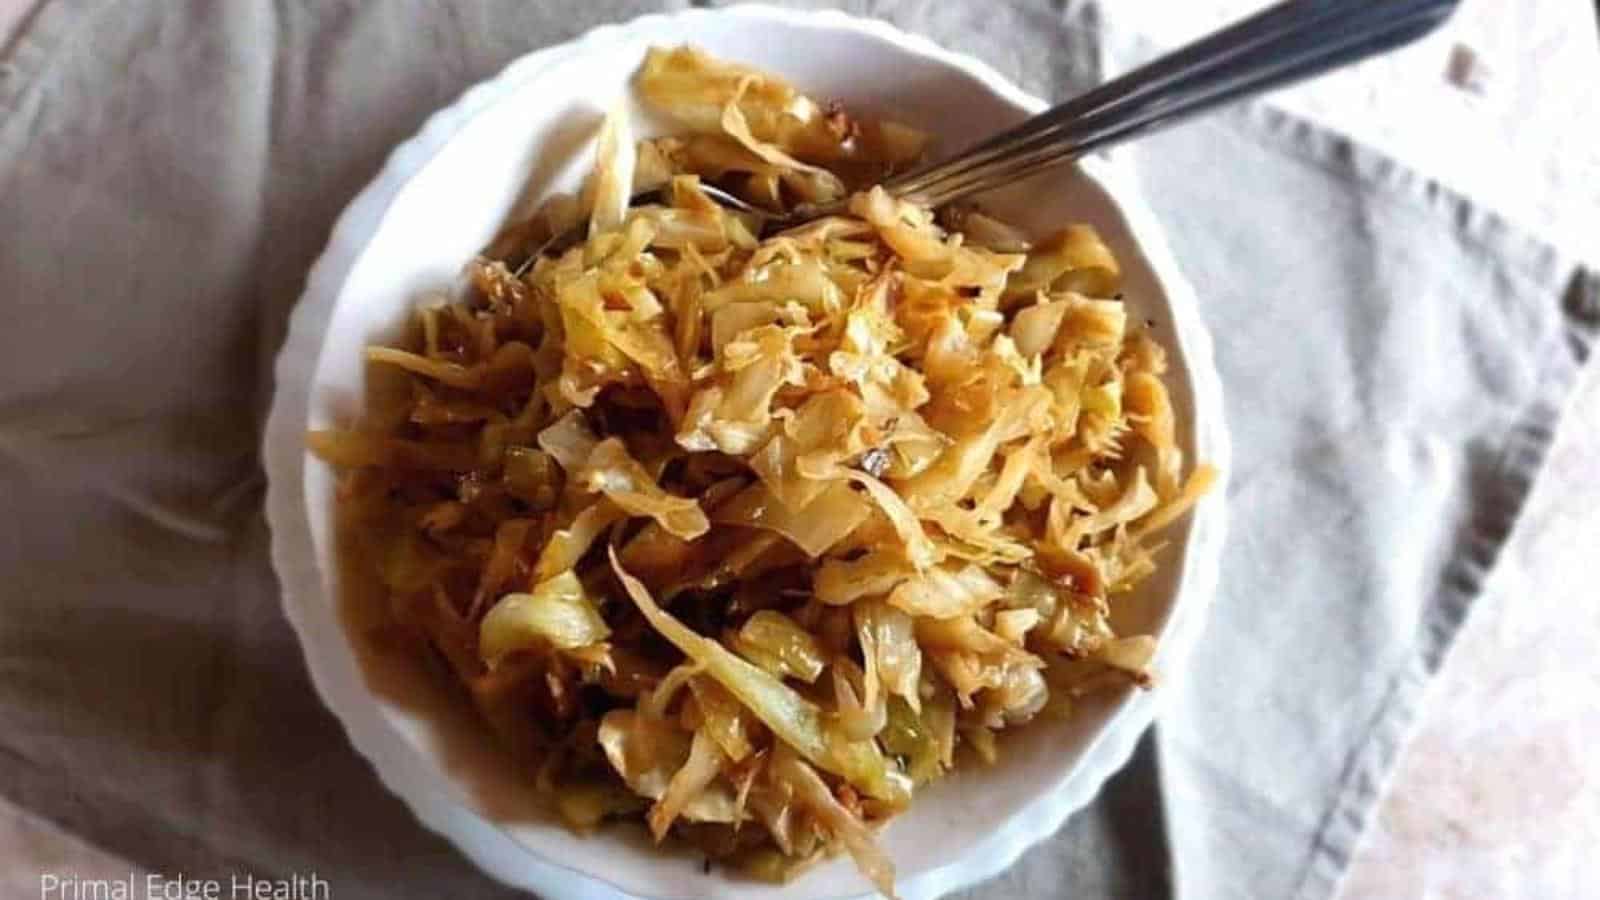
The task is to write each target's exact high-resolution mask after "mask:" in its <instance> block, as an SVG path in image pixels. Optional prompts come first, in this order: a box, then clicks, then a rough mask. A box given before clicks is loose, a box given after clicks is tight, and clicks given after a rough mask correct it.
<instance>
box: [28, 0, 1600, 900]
mask: <svg viewBox="0 0 1600 900" xmlns="http://www.w3.org/2000/svg"><path fill="white" fill-rule="evenodd" d="M851 6H852V7H853V8H854V10H855V11H857V12H863V13H866V14H870V15H876V16H880V17H882V18H886V19H889V20H890V21H893V22H895V23H896V24H898V25H900V26H902V27H904V28H908V29H910V30H913V31H918V32H922V33H924V34H927V35H929V36H931V37H933V38H934V39H935V40H937V41H939V42H941V43H943V44H945V45H946V46H948V47H951V48H952V49H956V50H960V51H965V52H969V53H973V54H975V55H977V56H979V57H981V58H983V59H985V60H986V61H988V62H990V63H991V64H993V65H995V66H996V67H998V68H999V69H1000V70H1001V71H1002V72H1004V73H1005V74H1007V75H1009V76H1011V77H1012V78H1014V79H1016V80H1017V81H1018V82H1020V83H1021V84H1022V85H1023V86H1024V87H1026V88H1028V89H1030V90H1032V91H1034V92H1037V93H1040V94H1043V95H1048V96H1056V97H1061V96H1065V95H1067V94H1070V93H1071V92H1073V91H1075V90H1077V89H1080V88H1082V87H1083V86H1084V85H1087V84H1090V83H1092V82H1093V81H1094V80H1095V79H1096V78H1098V77H1099V75H1100V73H1101V71H1102V65H1103V62H1104V58H1105V55H1106V54H1105V53H1103V52H1102V51H1104V50H1105V49H1106V47H1107V46H1109V45H1106V44H1104V43H1103V42H1101V41H1099V40H1097V37H1096V36H1097V34H1098V33H1099V28H1100V26H1101V25H1106V26H1108V27H1114V25H1115V22H1114V19H1113V21H1112V22H1109V23H1102V22H1101V21H1100V19H1101V16H1102V13H1100V12H1098V11H1097V10H1096V8H1095V7H1093V6H1090V5H1086V4H1076V3H1067V4H1065V5H1063V4H1060V3H1046V2H1028V0H1010V2H1005V3H993V4H990V3H953V2H952V3H945V2H935V0H906V2H892V0H882V2H870V0H869V2H859V3H854V4H851ZM647 8H648V5H647V4H643V3H631V2H621V0H607V2H578V0H565V2H555V3H538V4H533V3H517V2H509V0H506V2H487V3H467V2H461V3H443V2H439V3H435V2H423V0H409V2H403V0H394V2H381V3H378V2H374V3H349V2H328V3H309V2H308V3H304V4H290V3H281V4H268V3H260V2H243V0H240V2H211V0H187V2H176V0H174V2H164V3H159V4H155V3H150V4H147V3H138V2H122V3H95V2H80V0H47V2H46V3H45V5H44V8H43V10H42V12H41V13H39V14H38V15H37V16H35V17H34V18H33V20H32V21H30V22H28V23H27V24H26V25H25V26H24V27H23V29H22V31H21V33H20V36H19V37H18V38H17V39H16V40H15V41H14V42H13V44H12V46H10V47H9V48H7V51H6V55H5V57H4V59H3V62H0V291H3V293H0V296H3V297H4V301H5V306H4V310H5V312H6V316H5V323H4V326H3V327H0V508H3V509H4V510H5V516H4V517H3V518H0V579H3V581H0V583H3V584H4V592H5V602H4V604H3V606H0V757H3V758H4V763H3V764H0V792H3V793H4V795H5V796H6V797H7V798H9V799H10V800H12V801H13V802H16V803H18V804H21V805H23V806H26V807H28V808H30V809H32V810H34V811H36V812H37V813H39V814H41V815H43V816H45V817H47V818H49V819H52V820H54V821H56V822H58V823H60V824H62V825H63V826H64V827H66V828H68V829H70V830H72V831H74V832H76V833H78V834H80V835H83V836H84V837H85V838H87V839H89V840H91V841H94V842H96V843H98V844H101V845H102V846H104V847H106V848H107V849H110V850H113V851H115V852H117V853H120V854H122V855H124V856H125V857H127V858H129V859H131V860H134V861H136V862H137V863H139V864H141V865H143V866H145V867H146V868H149V869H151V870H156V871H161V872H164V873H168V874H175V873H177V872H179V871H182V872H186V873H190V874H194V875H202V876H209V877H224V878H226V877H227V875H228V873H230V872H233V871H251V872H254V873H257V874H258V875H262V876H270V875H273V874H275V873H276V874H287V873H290V872H300V873H308V872H313V871H314V872H316V873H318V874H319V875H320V876H321V877H323V878H326V879H328V880H329V881H330V883H331V884H332V886H333V889H334V891H335V895H336V896H338V897H341V898H358V897H393V896H416V897H457V896H474V897H487V896H493V895H495V894H496V893H497V891H498V890H499V889H497V888H496V887H495V886H494V885H493V884H492V883H491V882H489V881H488V880H487V879H486V878H485V877H483V876H481V875H479V874H477V873H476V872H475V871H474V870H473V869H472V868H471V867H470V866H469V865H468V864H467V863H466V862H464V861H463V860H462V859H461V858H460V857H458V856H457V855H456V854H455V852H454V851H453V850H452V849H451V848H450V847H449V846H448V845H447V844H445V843H444V842H443V841H442V840H440V839H439V838H436V837H434V836H432V835H430V834H428V833H426V832H425V831H423V830H422V829H421V828H420V827H419V826H418V825H417V824H416V823H415V822H414V821H412V819H411V818H410V816H409V814H408V813H407V812H406V811H405V809H404V808H403V807H402V806H401V805H400V804H399V802H398V801H396V800H394V799H393V798H391V797H389V796H388V795H386V794H385V793H384V792H383V790H382V789H381V788H380V787H379V786H378V783H377V781H376V779H375V778H374V777H373V776H372V773H371V771H370V770H369V768H368V767H367V765H366V764H365V763H364V762H363V761H362V760H360V759H359V758H358V757H356V756H355V755H354V753H353V752H352V751H351V750H350V748H349V747H348V745H347V744H346V742H345V739H344V737H343V735H342V733H341V732H340V730H339V727H338V725H337V723H336V722H335V721H334V720H333V718H332V717H331V716H330V715H329V714H328V713H327V712H325V711H324V710H323V709H322V708H321V707H320V706H319V704H318V703H317V700H316V698H315V696H314V694H313V693H312V691H311V688H310V685H309V683H308V681H307V679H306V676H305V671H304V668H303V665H302V662H301V659H300V654H299V651H298V648H297V647H296V645H295V642H294V639H293V636H292V635H291V633H290V631H289V628H288V626H287V624H286V623H285V621H284V619H283V617H282V615H281V613H280V611H279V608H278V604H277V596H276V592H277V587H276V584H275V582H274V579H273V576H272V573H271V570H270V567H269V566H268V563H267V556H266V533H265V526H264V523H263V520H262V517H261V513H260V509H259V501H260V488H261V476H260V473H259V467H258V463H257V460H256V456H255V448H256V446H257V443H258V429H259V426H260V415H261V412H262V411H263V410H264V408H265V404H266V401H267V399H268V398H269V397H270V393H271V390H272V385H271V382H270V375H269V372H270V369H269V364H270V361H271V359H272V357H273V354H274V353H275V352H276V349H277V347H278V344H279V343H280V341H281V340H282V336H283V332H284V324H285V321H286V318H287V315H288V311H289V309H290V307H291V306H292V304H293V303H294V301H295V298H296V297H297V295H298V293H299V291H300V289H301V287H302V285H303V281H304V276H305V272H306V270H307V268H308V267H309V265H310V263H311V262H312V260H313V259H314V258H315V257H316V255H317V253H318V251H319V250H320V249H321V247H322V244H323V242H324V241H325V239H326V237H327V234H328V230H329V227H330V225H331V223H332V222H333V219H334V217H335V216H336V215H337V214H338V212H339V210H340V209H341V208H342V207H343V206H344V204H345V203H346V202H348V200H349V199H350V198H351V197H352V196H353V195H354V194H355V193H356V191H358V190H359V189H360V187H361V186H362V185H363V184H364V183H365V182H366V181H367V180H369V179H370V178H371V177H372V176H373V175H374V174H375V173H376V171H377V168H378V166H379V164H380V162H381V160H382V159H383V157H384V155H385V154H386V153H387V152H388V150H389V148H390V147H392V146H393V145H394V144H395V143H397V142H398V141H400V140H402V139H404V138H405V137H407V136H408V135H410V134H411V133H413V132H414V131H415V130H416V129H417V127H418V126H419V124H420V123H421V121H422V120H423V118H425V117H426V116H427V114H428V113H429V112H431V111H432V110H434V109H435V108H437V107H439V106H441V105H443V104H446V103H448V102H450V101H451V100H453V99H454V98H455V97H456V96H457V95H458V94H459V93H460V92H461V90H462V89H464V88H465V87H466V86H468V85H470V84H471V83H473V82H475V81H477V80H479V79H481V78H483V77H485V76H487V75H490V74H492V73H493V72H495V71H496V70H497V69H498V68H499V67H500V66H502V65H503V64H504V63H506V62H507V61H509V60H510V59H513V58H515V57H516V56H518V55H520V54H522V53H524V52H526V51H528V50H530V49H532V48H535V47H539V46H543V45H547V44H551V43H555V42H559V41H562V40H565V39H567V38H569V37H572V36H574V35H576V34H578V33H580V32H581V31H583V30H585V29H587V28H588V27H590V26H591V25H594V24H597V23H600V22H603V21H610V20H617V19H622V18H626V17H628V16H631V15H633V14H635V13H637V12H641V11H644V10H645V9H647ZM1106 15H1114V12H1113V13H1107V14H1106ZM1112 56H1113V57H1115V56H1116V54H1112ZM1125 62H1126V59H1125V58H1116V59H1113V61H1112V63H1111V66H1112V67H1113V68H1116V67H1120V66H1121V65H1123V64H1124V63H1125ZM1422 127H1425V125H1423V126H1422ZM1137 159H1138V161H1139V163H1140V171H1141V174H1142V178H1143V179H1144V181H1145V186H1146V190H1147V193H1148V195H1149V198H1150V200H1151V202H1152V204H1153V205H1154V207H1155V209H1156V211H1157V213H1158V214H1159V215H1160V217H1161V218H1162V220H1163V221H1164V222H1165V223H1166V225H1167V227H1168V228H1169V230H1170V236H1171V241H1172V244H1173V247H1174V249H1175V251H1176V253H1177V257H1178V259H1179V260H1180V262H1181V263H1182V265H1183V266H1184V268H1185V269H1186V270H1187V272H1188V274H1189V275H1190V277H1191V278H1192V280H1193V281H1194V283H1195V285H1196V287H1197V289H1198V291H1199V294H1200V296H1201V297H1202V298H1203V304H1204V307H1205V311H1206V318H1207V321H1208V323H1209V325H1210V327H1211V328H1212V330H1213V331H1214V333H1215V334H1216V337H1217V339H1218V353H1219V364H1220V367H1221V369H1222V374H1223V378H1224V381H1225V387H1226V392H1227V399H1228V413H1229V417H1230V422H1231V425H1232V427H1233V430H1234V443H1235V447H1236V450H1235V457H1236V461H1235V471H1234V472H1233V481H1232V490H1231V494H1230V497H1229V503H1230V505H1231V506H1232V510H1233V511H1232V535H1231V542H1230V546H1229V548H1228V550H1227V554H1226V558H1225V560H1224V567H1223V580H1222V589H1221V594H1220V596H1219V598H1218V601H1217V603H1216V605H1215V611H1214V616H1213V620H1212V622H1211V624H1210V626H1209V629H1208V631H1207V635H1206V638H1205V640H1204V643H1203V644H1202V646H1201V647H1200V648H1199V649H1198V650H1197V652H1196V654H1195V657H1194V660H1193V664H1192V667H1191V669H1190V670H1189V671H1187V672H1183V673H1178V674H1177V675H1176V676H1175V677H1174V678H1172V679H1171V684H1170V685H1169V686H1168V688H1167V689H1168V690H1170V691H1172V692H1173V696H1171V697H1170V698H1169V702H1168V703H1167V706H1166V712H1165V713H1164V714H1163V716H1162V718H1161V719H1160V721H1159V723H1158V725H1157V726H1156V728H1155V729H1154V731H1153V732H1152V733H1151V734H1150V735H1148V736H1147V737H1146V739H1145V740H1144V741H1143V742H1142V744H1141V745H1140V748H1139V750H1138V752H1137V753H1136V755H1135V757H1134V759H1133V760H1132V762H1131V763H1130V765H1129V766H1128V768H1127V769H1126V770H1125V771H1124V772H1123V773H1122V774H1120V775H1118V776H1117V777H1115V778H1113V779H1112V780H1111V781H1110V782H1109V783H1108V784H1107V785H1106V788H1105V790H1104V792H1103V793H1102V795H1101V797H1100V798H1099V799H1098V800H1097V801H1096V802H1095V803H1094V804H1093V805H1092V806H1091V807H1090V808H1088V809H1086V810H1085V811H1083V812H1082V813H1080V814H1079V815H1077V816H1075V817H1074V818H1073V819H1072V820H1071V821H1070V822H1069V824H1068V825H1067V826H1066V827H1065V828H1064V829H1063V830H1062V832H1061V833H1060V834H1059V835H1057V836H1056V837H1055V838H1054V839H1052V840H1051V841H1049V842H1047V843H1046V844H1043V845H1041V846H1040V847H1038V848H1036V849H1035V850H1033V851H1032V852H1030V853H1029V854H1028V855H1027V856H1025V857H1024V858H1023V859H1022V860H1021V861H1020V862H1019V863H1018V865H1017V866H1016V867H1014V868H1013V869H1012V870H1011V871H1010V872H1009V873H1008V874H1006V875H1004V876H1003V877H1001V878H999V879H997V880H995V881H994V882H992V883H990V884H987V885H983V886H981V887H978V888H976V889H974V890H973V891H972V892H971V895H972V896H974V897H995V898H999V897H1022V896H1030V897H1031V896H1058V895H1061V894H1063V893H1066V894H1069V895H1071V896H1076V897H1097V896H1119V897H1123V896H1125V897H1140V898H1143V897H1160V896H1169V895H1174V894H1176V895H1180V896H1184V897H1195V898H1226V897H1241V898H1244V897H1250V898H1260V897H1273V898H1277V897H1300V898H1323V897H1327V896H1328V895H1329V894H1330V892H1331V890H1332V888H1333V886H1334V885H1335V884H1336V882H1337V879H1338V877H1339V874H1340V872H1341V871H1342V869H1343V868H1344V865H1345V863H1346V861H1347V859H1348V857H1349V854H1350V853H1351V850H1352V848H1353V846H1354V844H1355V841H1356V840H1357V838H1358V836H1359V834H1360V831H1361V827H1362V824H1363V822H1364V821H1365V819H1366V817H1367V815H1368V814H1369V812H1370V810H1371V807H1372V803H1373V801H1374V799H1375V797H1376V796H1377V793H1378V792H1379V790H1381V787H1382V783H1383V780H1384V776H1385V773H1386V772H1387V770H1388V768H1389V766H1390V764H1391V762H1392V761H1393V759H1394V757H1395V754H1396V753H1397V752H1398V750H1399V748H1400V745H1401V743H1402V742H1403V740H1404V737H1405V733H1406V729H1407V726H1408V723H1409V722H1410V721H1411V719H1412V717H1413V714H1414V711H1415V709H1416V707H1417V705H1418V704H1419V703H1421V702H1423V701H1424V699H1425V696H1426V695H1425V688H1426V684H1427V681H1428V678H1429V676H1430V674H1431V673H1432V672H1433V671H1434V670H1435V669H1436V668H1437V666H1438V664H1439V661H1440V658H1441V656H1442V654H1443V653H1444V652H1445V651H1446V650H1447V649H1448V647H1449V644H1450V641H1451V638H1452V636H1453V634H1454V633H1455V630H1456V628H1457V626H1458V625H1459V624H1460V622H1461V621H1462V619H1463V617H1464V616H1465V615H1467V614H1468V612H1469V611H1470V609H1471V606H1472V603H1473V600H1474V598H1475V597H1476V596H1477V594H1478V592H1479V588H1480V586H1481V584H1482V581H1483V578H1484V576H1485V574H1486V572H1487V571H1488V570H1489V569H1490V567H1491V566H1492V565H1493V563H1494V559H1495V555H1496V553H1497V551H1498V549H1499V547H1500V545H1501V543H1502V542H1503V540H1504V538H1505V536H1506V534H1507V533H1508V531H1509V530H1510V529H1511V527H1512V526H1513V524H1514V522H1515V521H1516V518H1517V514H1518V512H1519V510H1520V508H1521V505H1522V501H1523V498H1524V496H1525V494H1526V492H1527V489H1528V486H1529V484H1530V481H1531V480H1532V478H1533V477H1534V475H1535V474H1536V472H1537V471H1538V468H1539V465H1540V462H1541V459H1542V455H1543V452H1544V450H1545V447H1546V445H1547V444H1548V442H1549V440H1550V437H1551V433H1552V431H1553V428H1554V424H1555V422H1556V421H1557V419H1558V417H1559V414H1560V410H1561V403H1562V399H1563V397H1564V395H1565V394H1566V391H1567V388H1568V386H1569V385H1570V383H1571V381H1572V379H1573V376H1574V373H1575V372H1576V370H1577V367H1578V365H1579V363H1580V362H1581V361H1582V359H1583V358H1584V356H1585V354H1586V352H1587V349H1588V346H1589V344H1590V342H1591V341H1592V339H1593V337H1594V334H1595V332H1596V330H1597V328H1600V279H1597V278H1596V277H1595V276H1594V275H1593V274H1592V273H1588V272H1585V271H1583V270H1581V269H1580V268H1578V266H1577V265H1576V263H1575V261H1574V260H1571V259H1566V258H1563V257H1562V256H1561V255H1559V254H1558V253H1557V252H1555V251H1554V250H1552V249H1551V248H1549V247H1547V246H1545V245H1543V244H1541V243H1540V242H1539V241H1537V240H1535V239H1533V238H1532V237H1530V236H1528V235H1525V234H1520V233H1518V232H1517V231H1516V230H1515V229H1513V228H1511V227H1509V226H1508V225H1507V224H1505V223H1504V222H1502V221H1501V220H1499V219H1497V218H1496V217H1495V216H1494V215H1493V214H1492V213H1490V212H1487V211H1485V210H1482V209H1478V208H1475V207H1474V206H1473V205H1472V204H1471V203H1470V202H1468V201H1467V200H1465V199H1463V198H1461V197H1458V196H1453V195H1452V194H1450V193H1449V192H1448V191H1446V190H1444V189H1442V188H1440V187H1439V186H1438V185H1435V184H1433V183H1430V182H1429V181H1428V180H1427V179H1426V178H1424V177H1422V176H1420V175H1418V174H1415V173H1411V172H1408V171H1405V170H1403V169H1401V168H1399V167H1397V166H1395V165H1393V164H1391V163H1389V162H1387V161H1385V160H1384V159H1382V158H1378V157H1376V156H1374V155H1373V154H1371V153H1369V152H1367V151H1364V150H1363V149H1362V148H1360V147H1357V146H1352V145H1351V144H1350V143H1349V142H1347V141H1344V140H1342V139H1340V138H1338V137H1336V136H1333V135H1329V134H1326V133H1323V132H1320V131H1318V130H1316V129H1314V128H1312V127H1310V126H1308V125H1306V124H1304V123H1301V122H1298V121H1296V120H1293V119H1290V118H1286V117H1284V116H1282V115H1279V114H1273V113H1271V112H1268V111H1266V110H1265V109H1261V108H1250V109H1244V110H1239V111H1235V112H1232V113H1227V114H1224V115H1222V116H1220V117H1217V118H1213V119H1210V120H1207V121H1205V122H1201V123H1197V124H1194V125H1192V126H1188V127H1186V128H1184V129H1183V130H1181V131H1177V132H1173V133H1171V134H1169V135H1165V136H1161V137H1157V138H1154V139H1152V140H1150V141H1149V142H1148V143H1146V144H1144V145H1142V146H1141V147H1140V148H1138V150H1137Z"/></svg>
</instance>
